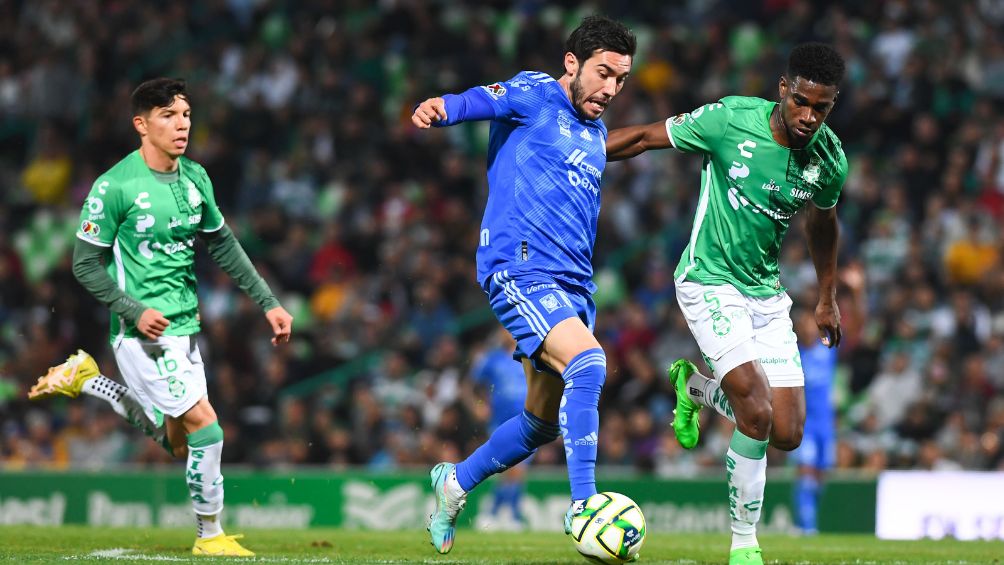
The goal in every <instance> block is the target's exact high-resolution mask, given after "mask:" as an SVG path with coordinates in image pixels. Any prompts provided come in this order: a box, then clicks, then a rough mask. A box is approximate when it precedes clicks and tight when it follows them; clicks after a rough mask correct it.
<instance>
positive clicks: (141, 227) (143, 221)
mask: <svg viewBox="0 0 1004 565" xmlns="http://www.w3.org/2000/svg"><path fill="white" fill-rule="evenodd" d="M147 207H148V208H149V206H147ZM155 223H157V218H155V217H153V214H140V215H139V216H136V233H143V232H145V231H146V230H148V229H150V228H152V227H153V225H154V224H155Z"/></svg>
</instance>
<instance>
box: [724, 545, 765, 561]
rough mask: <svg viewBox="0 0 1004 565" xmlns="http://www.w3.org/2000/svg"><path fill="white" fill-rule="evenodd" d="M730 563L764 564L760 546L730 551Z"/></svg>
mask: <svg viewBox="0 0 1004 565" xmlns="http://www.w3.org/2000/svg"><path fill="white" fill-rule="evenodd" d="M729 565H763V554H762V553H761V552H760V547H740V548H739V549H733V550H732V551H730V552H729Z"/></svg>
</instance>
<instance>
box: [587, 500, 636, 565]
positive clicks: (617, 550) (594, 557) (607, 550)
mask: <svg viewBox="0 0 1004 565" xmlns="http://www.w3.org/2000/svg"><path fill="white" fill-rule="evenodd" d="M572 539H573V540H575V549H577V550H578V551H579V553H581V554H582V555H583V557H585V558H586V559H589V560H590V561H597V562H599V563H607V564H609V565H618V564H620V563H625V562H628V561H633V560H634V559H635V558H636V556H637V555H638V552H639V551H641V546H642V545H643V544H644V543H645V516H644V515H643V514H642V513H641V508H640V507H639V506H638V504H636V503H635V501H633V500H631V499H630V498H628V497H626V496H624V495H623V494H620V493H617V492H601V493H598V494H594V495H593V496H590V497H589V498H588V499H586V505H585V508H584V509H583V510H582V513H580V514H579V515H577V516H575V517H574V518H572Z"/></svg>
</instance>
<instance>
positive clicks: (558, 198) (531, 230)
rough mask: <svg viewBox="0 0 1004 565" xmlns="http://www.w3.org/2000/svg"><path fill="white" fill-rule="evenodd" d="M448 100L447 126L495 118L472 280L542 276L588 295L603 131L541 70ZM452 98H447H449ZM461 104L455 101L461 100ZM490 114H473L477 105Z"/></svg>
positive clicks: (592, 287)
mask: <svg viewBox="0 0 1004 565" xmlns="http://www.w3.org/2000/svg"><path fill="white" fill-rule="evenodd" d="M444 98H445V99H446V100H447V120H445V121H443V122H440V123H439V124H437V125H451V124H453V123H457V122H459V121H463V120H464V117H465V114H466V113H467V112H465V110H467V109H468V108H470V109H471V111H470V115H471V116H473V119H486V118H487V119H491V120H492V123H491V130H490V132H491V133H490V139H489V147H488V189H489V192H488V204H487V206H486V208H485V214H484V218H483V219H482V221H481V239H480V245H479V247H478V254H477V263H478V280H479V282H480V283H481V285H482V287H483V288H485V289H486V291H487V289H488V287H489V285H490V282H491V276H492V275H493V274H495V273H497V272H501V271H508V273H509V275H510V276H512V277H519V276H520V275H524V274H537V273H539V274H546V275H548V276H550V277H551V278H553V279H556V280H557V281H560V282H561V283H562V284H567V285H570V286H573V287H578V288H582V289H584V290H586V291H587V292H589V293H592V292H594V291H595V290H596V287H595V285H594V284H593V282H592V275H593V266H592V258H593V244H594V243H595V241H596V222H597V219H598V217H599V213H600V179H601V177H602V176H603V169H604V167H605V166H606V159H607V158H606V140H607V129H606V126H604V125H603V122H602V121H600V120H586V119H582V118H580V117H579V115H578V112H577V111H576V109H575V107H574V106H572V103H571V101H570V100H569V99H568V95H567V94H566V93H565V90H564V89H563V88H562V87H561V85H560V84H559V83H558V82H557V81H556V80H554V79H553V78H551V77H550V76H549V75H547V74H546V73H540V72H531V71H524V72H521V73H519V74H518V75H516V76H515V77H513V78H512V79H510V80H508V81H506V82H501V83H495V84H491V85H488V86H482V87H476V88H472V89H470V90H468V91H466V92H464V93H463V94H460V95H458V96H452V97H450V96H447V97H444ZM451 98H452V100H451ZM461 98H462V99H463V100H460V99H461ZM485 104H488V105H489V106H490V111H485V112H476V111H473V107H474V106H478V107H484V108H486V109H487V108H488V107H487V106H484V105H485Z"/></svg>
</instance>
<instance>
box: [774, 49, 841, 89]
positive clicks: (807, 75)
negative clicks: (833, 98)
mask: <svg viewBox="0 0 1004 565" xmlns="http://www.w3.org/2000/svg"><path fill="white" fill-rule="evenodd" d="M844 69H845V65H844V58H843V57H841V56H840V53H837V50H836V49H834V48H833V47H831V46H829V45H827V44H825V43H802V44H801V45H796V46H795V48H794V49H792V50H791V54H790V55H788V71H787V75H788V78H789V79H794V78H795V77H802V78H804V79H807V80H811V81H812V82H815V83H818V84H825V85H833V86H839V85H840V81H842V80H844Z"/></svg>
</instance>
